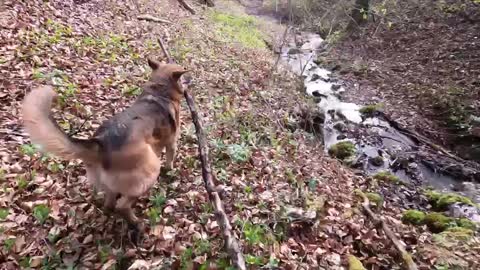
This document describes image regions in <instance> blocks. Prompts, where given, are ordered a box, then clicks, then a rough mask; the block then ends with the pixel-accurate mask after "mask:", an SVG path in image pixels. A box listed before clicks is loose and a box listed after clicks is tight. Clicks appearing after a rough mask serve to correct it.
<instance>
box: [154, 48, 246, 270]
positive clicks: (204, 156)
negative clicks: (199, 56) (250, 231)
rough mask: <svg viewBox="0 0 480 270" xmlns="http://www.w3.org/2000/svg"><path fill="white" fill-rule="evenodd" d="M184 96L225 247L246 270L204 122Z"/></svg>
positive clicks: (235, 261) (232, 258)
mask: <svg viewBox="0 0 480 270" xmlns="http://www.w3.org/2000/svg"><path fill="white" fill-rule="evenodd" d="M158 42H159V43H160V47H161V48H162V50H163V53H164V54H165V56H166V57H167V61H168V63H173V62H174V61H173V59H172V57H171V56H170V54H169V53H168V51H167V50H166V47H165V44H163V42H162V40H161V39H158ZM184 96H185V99H186V100H187V105H188V108H189V109H190V112H191V114H192V120H193V124H194V125H195V132H196V134H197V137H198V151H199V157H200V162H201V164H202V178H203V182H204V184H205V189H206V190H207V193H208V198H209V200H210V203H211V204H212V205H213V208H214V210H215V218H216V219H217V221H218V224H219V225H220V228H221V229H222V235H223V238H224V240H225V248H226V250H227V253H228V255H229V256H230V259H231V260H232V263H233V266H235V268H236V269H240V270H246V269H247V268H246V265H245V259H244V258H243V254H242V251H241V250H240V245H239V244H238V242H237V239H236V238H235V236H234V235H233V232H232V226H231V225H230V221H229V220H228V216H227V214H226V213H225V210H224V208H223V202H222V199H221V198H220V194H219V193H218V189H217V188H216V186H215V184H214V183H213V176H212V170H211V168H210V161H209V160H208V144H207V140H206V138H205V133H204V132H203V128H202V123H201V121H200V117H199V116H198V113H197V110H196V108H195V102H194V100H193V98H192V96H191V95H190V93H189V92H188V91H187V89H185V90H184Z"/></svg>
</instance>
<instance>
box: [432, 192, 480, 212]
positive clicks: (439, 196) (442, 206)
mask: <svg viewBox="0 0 480 270" xmlns="http://www.w3.org/2000/svg"><path fill="white" fill-rule="evenodd" d="M425 195H426V196H427V198H428V201H429V202H430V203H431V204H432V207H433V208H434V209H435V210H438V211H445V210H448V207H449V206H450V205H452V204H454V203H464V204H468V205H473V206H476V205H475V203H474V202H473V201H472V200H471V199H470V198H467V197H465V196H461V195H458V194H455V193H441V192H438V191H433V190H429V191H426V192H425Z"/></svg>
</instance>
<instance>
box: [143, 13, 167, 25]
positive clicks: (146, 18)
mask: <svg viewBox="0 0 480 270" xmlns="http://www.w3.org/2000/svg"><path fill="white" fill-rule="evenodd" d="M137 19H138V20H144V21H150V22H158V23H168V24H171V23H172V22H171V21H169V20H165V19H162V18H158V17H155V16H152V15H150V14H142V15H139V16H137Z"/></svg>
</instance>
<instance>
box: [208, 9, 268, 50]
mask: <svg viewBox="0 0 480 270" xmlns="http://www.w3.org/2000/svg"><path fill="white" fill-rule="evenodd" d="M209 18H210V19H211V20H212V21H213V22H215V23H216V24H217V34H218V35H219V36H220V37H221V38H222V39H223V40H224V41H226V42H238V43H240V44H241V45H242V46H244V47H247V48H265V42H264V41H263V36H262V34H261V33H260V31H258V30H257V27H256V24H257V23H256V21H255V19H254V18H253V17H251V16H237V15H233V14H227V13H223V12H220V11H212V12H210V13H209Z"/></svg>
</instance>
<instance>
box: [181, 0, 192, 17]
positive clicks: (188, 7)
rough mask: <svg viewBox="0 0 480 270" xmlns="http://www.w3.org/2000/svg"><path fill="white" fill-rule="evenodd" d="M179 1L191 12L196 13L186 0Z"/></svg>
mask: <svg viewBox="0 0 480 270" xmlns="http://www.w3.org/2000/svg"><path fill="white" fill-rule="evenodd" d="M178 2H179V3H180V4H181V5H182V6H183V7H184V8H185V9H186V10H188V11H190V13H192V14H194V15H195V10H194V9H193V8H192V7H191V6H190V5H189V4H188V3H187V2H185V0H178Z"/></svg>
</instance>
